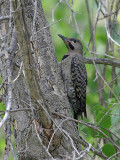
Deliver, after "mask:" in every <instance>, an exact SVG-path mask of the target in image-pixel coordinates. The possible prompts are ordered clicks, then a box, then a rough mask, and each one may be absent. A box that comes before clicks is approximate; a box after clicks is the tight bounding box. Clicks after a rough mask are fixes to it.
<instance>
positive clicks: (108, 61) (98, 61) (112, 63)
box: [84, 58, 120, 68]
mask: <svg viewBox="0 0 120 160" xmlns="http://www.w3.org/2000/svg"><path fill="white" fill-rule="evenodd" d="M84 61H85V63H88V64H93V63H94V62H95V63H96V64H103V65H110V66H113V67H118V68H120V62H118V61H114V60H111V59H107V58H94V62H93V58H84Z"/></svg>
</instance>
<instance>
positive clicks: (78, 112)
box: [58, 34, 87, 120]
mask: <svg viewBox="0 0 120 160" xmlns="http://www.w3.org/2000/svg"><path fill="white" fill-rule="evenodd" d="M58 36H59V37H60V38H61V39H62V40H63V42H64V43H65V45H66V47H67V49H68V52H67V53H66V54H65V55H64V56H63V58H62V61H61V74H62V78H63V81H64V86H65V92H66V93H67V96H68V99H69V102H70V105H71V108H72V110H73V113H74V119H77V120H78V117H79V116H81V118H82V119H83V115H84V117H85V118H87V111H86V86H87V72H86V67H85V64H84V58H83V46H82V43H81V41H80V40H78V39H76V38H67V37H64V36H63V35H61V34H58Z"/></svg>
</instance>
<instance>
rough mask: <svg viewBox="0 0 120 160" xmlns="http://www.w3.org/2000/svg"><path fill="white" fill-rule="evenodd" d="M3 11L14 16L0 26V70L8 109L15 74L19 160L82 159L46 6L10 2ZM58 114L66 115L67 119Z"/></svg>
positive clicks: (14, 121)
mask: <svg viewBox="0 0 120 160" xmlns="http://www.w3.org/2000/svg"><path fill="white" fill-rule="evenodd" d="M11 6H12V8H11ZM11 11H12V12H11ZM0 12H1V13H0V14H1V15H2V16H3V15H8V16H9V15H10V16H9V18H8V19H7V20H5V21H2V22H1V36H2V37H3V39H2V43H1V59H0V69H1V77H2V81H3V82H6V83H4V89H5V94H4V99H3V100H4V103H5V104H6V103H7V100H8V99H9V94H8V92H9V87H8V85H9V83H8V77H9V72H8V71H9V70H8V69H10V71H11V74H12V82H11V85H12V105H11V111H10V112H9V113H10V114H9V115H10V117H11V119H12V124H13V127H14V137H15V140H16V149H17V154H18V157H19V159H20V160H28V159H29V160H30V159H31V160H40V159H41V160H42V159H53V158H56V159H67V158H68V159H72V157H73V156H79V153H80V151H81V145H80V138H79V134H78V131H77V130H76V125H75V123H74V122H72V121H70V120H69V119H68V118H67V117H72V112H71V108H70V104H69V102H68V98H67V95H66V93H65V92H64V84H63V81H62V78H61V68H60V65H59V64H58V62H57V58H56V55H55V50H54V46H53V43H52V38H51V35H50V31H49V27H48V22H47V21H46V19H45V16H44V13H43V9H42V6H41V1H39V0H36V1H35V2H34V3H33V1H29V0H20V1H19V0H13V1H12V4H9V2H8V1H7V2H5V3H2V4H1V11H0ZM11 13H12V15H11ZM7 61H8V62H10V68H9V65H8V66H7V65H6V62H7ZM53 112H57V113H59V114H63V115H66V119H63V118H61V117H60V116H57V114H56V115H55V114H54V115H53ZM76 149H77V150H76Z"/></svg>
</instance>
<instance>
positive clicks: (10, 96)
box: [0, 52, 13, 127]
mask: <svg viewBox="0 0 120 160" xmlns="http://www.w3.org/2000/svg"><path fill="white" fill-rule="evenodd" d="M5 56H6V69H7V76H8V100H7V105H6V112H5V116H4V118H3V119H2V120H1V122H0V127H1V126H2V125H3V124H4V123H5V121H6V120H7V119H8V116H9V112H10V109H11V106H12V97H13V94H12V71H11V67H10V57H9V54H8V53H7V52H5Z"/></svg>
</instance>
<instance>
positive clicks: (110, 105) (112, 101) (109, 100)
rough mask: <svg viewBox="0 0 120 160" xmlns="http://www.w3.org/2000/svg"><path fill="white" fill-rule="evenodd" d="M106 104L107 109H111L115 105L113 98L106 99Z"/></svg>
mask: <svg viewBox="0 0 120 160" xmlns="http://www.w3.org/2000/svg"><path fill="white" fill-rule="evenodd" d="M108 103H109V105H108V108H111V107H112V106H113V104H114V103H115V98H111V99H108Z"/></svg>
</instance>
